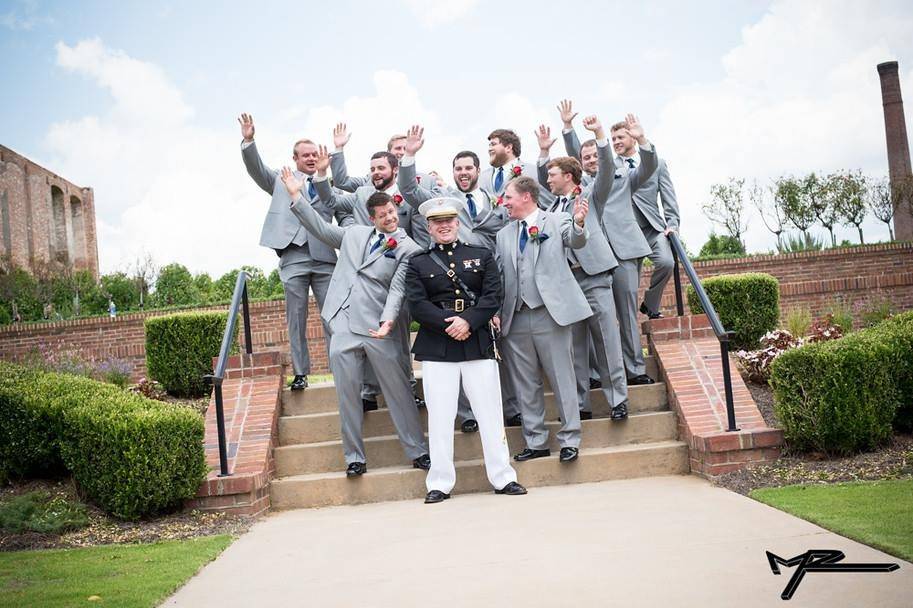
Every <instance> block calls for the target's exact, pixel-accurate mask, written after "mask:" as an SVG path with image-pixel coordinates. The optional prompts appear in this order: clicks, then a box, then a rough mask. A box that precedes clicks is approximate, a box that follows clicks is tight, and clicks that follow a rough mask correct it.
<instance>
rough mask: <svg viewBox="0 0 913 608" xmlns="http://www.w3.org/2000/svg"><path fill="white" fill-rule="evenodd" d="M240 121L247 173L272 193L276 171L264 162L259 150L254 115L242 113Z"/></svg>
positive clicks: (264, 189)
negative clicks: (256, 141)
mask: <svg viewBox="0 0 913 608" xmlns="http://www.w3.org/2000/svg"><path fill="white" fill-rule="evenodd" d="M238 123H240V125H241V137H242V138H243V141H242V142H241V159H242V160H243V161H244V167H245V168H246V169H247V174H248V175H250V177H251V179H253V180H254V183H255V184H257V185H258V186H260V189H261V190H263V191H264V192H266V193H267V194H272V193H273V189H274V188H275V187H276V172H275V171H273V170H272V169H270V168H269V167H267V166H266V165H264V164H263V159H261V158H260V153H259V152H258V151H257V144H255V143H254V130H255V129H254V117H253V116H252V115H250V114H241V116H239V117H238Z"/></svg>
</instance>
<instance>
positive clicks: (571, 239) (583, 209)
mask: <svg viewBox="0 0 913 608" xmlns="http://www.w3.org/2000/svg"><path fill="white" fill-rule="evenodd" d="M589 209H590V205H589V203H588V202H587V200H586V199H585V198H583V197H582V196H578V197H577V198H575V199H574V217H573V218H571V217H570V216H569V215H568V214H566V213H565V214H563V215H564V219H563V221H562V223H561V239H562V240H563V241H564V244H565V246H567V247H570V248H571V249H580V248H581V247H583V246H584V245H586V239H587V231H586V228H585V226H584V222H586V216H587V213H588V212H589Z"/></svg>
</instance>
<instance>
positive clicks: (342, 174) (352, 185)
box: [330, 122, 368, 192]
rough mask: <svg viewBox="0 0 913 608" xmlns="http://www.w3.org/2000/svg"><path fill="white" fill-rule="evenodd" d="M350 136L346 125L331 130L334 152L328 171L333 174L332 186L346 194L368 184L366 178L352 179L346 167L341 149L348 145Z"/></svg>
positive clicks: (342, 123)
mask: <svg viewBox="0 0 913 608" xmlns="http://www.w3.org/2000/svg"><path fill="white" fill-rule="evenodd" d="M351 137H352V134H351V133H349V131H348V129H347V128H346V123H344V122H340V123H337V124H336V127H335V128H334V129H333V145H334V146H336V150H335V151H334V152H333V153H332V154H331V155H330V170H331V171H332V172H333V185H334V186H335V187H337V188H339V189H340V190H344V191H346V192H355V191H356V190H358V189H359V188H361V187H362V186H364V185H365V184H367V183H368V178H366V177H352V176H350V175H349V169H348V167H346V157H345V154H344V153H343V151H342V150H343V148H345V147H346V144H347V143H349V138H351Z"/></svg>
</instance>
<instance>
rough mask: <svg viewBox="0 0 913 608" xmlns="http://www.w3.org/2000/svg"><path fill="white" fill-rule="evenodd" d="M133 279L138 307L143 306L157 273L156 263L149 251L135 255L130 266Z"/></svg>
mask: <svg viewBox="0 0 913 608" xmlns="http://www.w3.org/2000/svg"><path fill="white" fill-rule="evenodd" d="M132 275H133V280H134V281H136V289H137V291H138V292H139V307H140V308H144V307H145V305H146V300H147V299H148V297H149V292H150V291H151V290H152V286H153V285H155V280H156V276H157V275H158V265H157V264H156V263H155V260H154V259H153V258H152V254H151V253H148V252H147V253H143V254H140V255H139V256H137V258H136V259H135V260H134V261H133V268H132Z"/></svg>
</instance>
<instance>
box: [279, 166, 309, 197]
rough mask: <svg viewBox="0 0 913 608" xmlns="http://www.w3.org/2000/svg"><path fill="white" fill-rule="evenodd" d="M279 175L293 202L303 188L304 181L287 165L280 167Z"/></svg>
mask: <svg viewBox="0 0 913 608" xmlns="http://www.w3.org/2000/svg"><path fill="white" fill-rule="evenodd" d="M280 177H281V178H282V183H283V184H285V189H286V190H288V195H289V198H291V199H292V202H293V203H294V202H295V200H296V199H297V198H298V194H299V193H300V192H301V189H302V188H304V182H303V181H301V179H300V178H298V177H297V176H296V175H295V173H294V172H293V171H292V170H291V169H289V168H288V167H282V172H281V174H280Z"/></svg>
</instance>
